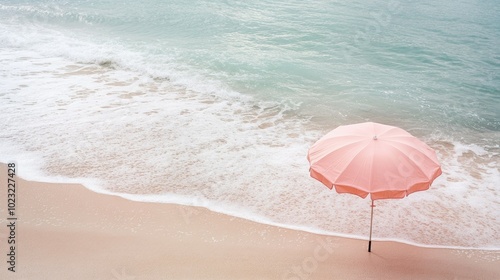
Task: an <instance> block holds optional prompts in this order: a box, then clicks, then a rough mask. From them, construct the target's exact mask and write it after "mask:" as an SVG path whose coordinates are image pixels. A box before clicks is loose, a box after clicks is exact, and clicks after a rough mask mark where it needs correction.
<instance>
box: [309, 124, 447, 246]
mask: <svg viewBox="0 0 500 280" xmlns="http://www.w3.org/2000/svg"><path fill="white" fill-rule="evenodd" d="M307 159H308V160H309V163H310V174H311V176H312V177H313V178H315V179H317V180H318V181H320V182H322V183H323V184H324V185H326V186H327V187H328V188H330V189H332V188H335V190H336V191H337V192H338V193H351V194H355V195H357V196H360V197H362V198H365V197H367V196H368V195H370V197H371V199H372V219H373V206H374V205H373V200H376V199H385V198H404V197H405V196H407V195H409V194H411V193H413V192H416V191H423V190H427V189H428V188H429V187H430V185H431V184H432V182H433V181H434V179H436V178H437V177H438V176H439V175H441V167H440V165H439V162H438V160H437V157H436V154H435V152H434V151H433V150H432V149H431V148H430V147H429V146H427V145H426V144H425V143H424V142H422V141H420V140H419V139H417V138H415V137H414V136H412V135H411V134H410V133H408V132H406V131H404V130H403V129H400V128H397V127H394V126H389V125H383V124H378V123H373V122H367V123H360V124H354V125H346V126H339V127H337V128H336V129H334V130H333V131H331V132H329V133H328V134H326V135H325V136H323V137H322V138H321V139H319V140H318V141H317V142H316V143H315V144H314V145H313V146H312V147H311V148H310V149H309V153H308V155H307ZM370 246H371V226H370V245H369V251H370Z"/></svg>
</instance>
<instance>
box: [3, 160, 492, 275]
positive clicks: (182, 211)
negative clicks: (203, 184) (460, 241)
mask: <svg viewBox="0 0 500 280" xmlns="http://www.w3.org/2000/svg"><path fill="white" fill-rule="evenodd" d="M0 174H1V176H0V180H1V182H2V183H1V186H2V188H1V191H0V197H1V198H2V203H1V204H0V205H1V207H0V209H1V211H0V221H1V223H2V226H1V228H0V236H1V246H0V250H1V255H2V259H3V261H2V262H1V265H0V278H1V279H117V280H121V279H498V278H497V277H498V275H500V252H499V251H481V250H451V249H429V248H421V247H415V246H410V245H406V244H401V243H395V242H374V244H373V249H372V250H373V252H372V253H368V252H367V251H366V245H367V242H366V241H363V240H353V239H346V238H340V237H333V236H322V235H317V234H311V233H307V232H301V231H294V230H289V229H283V228H279V227H275V226H268V225H263V224H259V223H254V222H251V221H247V220H243V219H239V218H234V217H231V216H227V215H223V214H218V213H214V212H211V211H209V210H206V209H203V208H196V207H186V206H178V205H169V204H156V203H142V202H135V201H129V200H126V199H123V198H121V197H117V196H110V195H104V194H98V193H95V192H92V191H90V190H88V189H86V188H85V187H83V186H81V185H72V184H52V183H43V182H30V181H25V180H22V179H21V178H18V177H17V178H15V179H16V209H15V211H16V212H15V215H16V217H17V220H16V221H15V222H16V223H15V232H14V237H13V238H14V239H15V242H16V243H15V249H16V250H15V272H12V271H9V270H8V267H12V264H9V263H8V262H7V261H8V258H9V256H7V254H8V253H9V252H8V249H9V247H8V246H9V244H7V243H8V240H11V239H12V238H10V237H11V236H12V235H13V233H12V232H11V231H10V229H9V227H8V225H9V224H10V222H11V221H10V220H9V221H7V217H8V213H7V209H6V208H7V207H6V203H5V201H7V188H6V182H7V168H6V165H5V164H2V165H1V168H0ZM9 238H10V239H9Z"/></svg>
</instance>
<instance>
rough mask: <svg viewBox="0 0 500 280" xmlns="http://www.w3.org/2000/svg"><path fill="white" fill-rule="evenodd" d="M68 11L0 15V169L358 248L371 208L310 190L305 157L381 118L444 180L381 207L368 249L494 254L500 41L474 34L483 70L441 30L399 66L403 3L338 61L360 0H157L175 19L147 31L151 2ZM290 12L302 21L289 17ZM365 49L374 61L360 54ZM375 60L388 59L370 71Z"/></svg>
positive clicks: (36, 4)
mask: <svg viewBox="0 0 500 280" xmlns="http://www.w3.org/2000/svg"><path fill="white" fill-rule="evenodd" d="M21 2H22V3H21ZM153 2H154V1H153ZM174 2H175V1H174ZM174 2H173V3H174ZM306 2H307V1H306ZM75 3H77V4H73V6H72V5H70V4H67V3H66V4H64V3H63V2H61V3H58V2H57V1H55V2H51V3H46V2H42V1H8V2H7V4H0V15H2V19H1V23H2V25H0V39H1V42H2V44H1V45H0V61H2V63H1V64H0V79H1V81H2V82H1V83H0V101H1V104H0V109H1V111H0V119H1V123H2V129H1V130H0V161H1V162H10V161H15V162H17V163H18V166H19V175H20V176H22V177H25V178H27V179H34V180H49V181H57V182H80V183H83V184H84V185H85V186H87V187H88V188H90V189H92V190H94V191H97V192H104V193H110V194H117V195H121V196H123V197H126V198H128V199H133V200H140V201H155V202H165V203H179V204H185V205H197V206H204V207H207V208H210V209H212V210H214V211H218V212H223V213H227V214H230V215H234V216H239V217H244V218H247V219H251V220H255V221H258V222H263V223H268V224H275V225H279V226H284V227H289V228H295V229H301V230H306V231H312V232H320V233H327V234H336V235H342V236H350V237H356V238H366V237H367V235H368V230H369V218H370V217H369V214H370V207H369V205H370V202H369V201H368V200H367V199H365V200H363V199H359V198H358V197H355V196H351V195H345V194H344V195H339V194H337V193H335V192H334V191H330V190H328V189H327V188H326V187H324V186H323V185H321V184H320V183H319V182H316V181H314V180H313V179H311V178H310V177H309V174H308V163H307V160H306V154H307V149H308V148H309V146H310V145H311V144H312V143H314V141H316V140H317V139H318V138H319V137H321V136H322V135H323V134H325V133H326V132H327V131H328V130H330V129H333V128H335V127H336V126H337V125H341V124H348V123H355V122H359V121H365V120H370V121H379V122H384V123H387V124H393V125H398V126H400V127H402V128H404V129H406V130H408V131H409V132H411V133H412V134H414V135H416V136H418V137H419V138H421V139H422V140H424V141H425V142H427V143H428V144H429V145H430V146H431V147H433V148H434V149H436V151H437V153H438V157H439V159H440V161H441V163H442V169H443V175H442V176H441V177H439V178H438V179H437V180H436V181H435V182H434V184H433V185H432V187H431V189H429V190H428V191H425V192H419V193H415V194H412V195H410V196H409V197H407V198H405V199H402V200H386V201H377V202H376V205H377V207H376V208H375V218H374V238H375V240H397V241H402V242H406V243H412V244H418V245H422V246H431V247H463V248H484V249H499V248H500V240H499V238H498V236H500V221H499V218H498V217H499V216H500V215H499V214H500V194H499V191H500V189H499V187H498V184H499V182H500V172H499V166H498V158H499V152H500V147H499V142H498V139H500V138H499V136H500V132H499V122H498V111H497V109H498V106H499V103H498V102H499V88H500V86H499V83H498V73H495V72H494V70H495V69H496V68H495V67H498V65H499V64H498V63H499V62H498V60H499V59H500V56H499V55H498V52H495V51H494V50H490V49H489V48H488V46H490V45H489V44H491V43H492V42H491V40H493V41H494V40H497V39H489V37H488V36H487V35H488V34H483V33H481V32H478V33H476V34H478V35H476V36H479V37H480V35H481V34H482V35H481V36H483V37H481V38H482V39H481V40H480V42H479V43H478V44H479V48H485V50H487V51H488V52H489V54H488V55H490V56H489V60H488V59H486V58H477V57H470V56H465V58H463V57H459V56H456V55H458V54H459V53H465V54H469V52H468V51H469V49H468V48H465V47H464V46H463V44H461V43H456V42H453V41H454V40H456V37H454V36H452V35H453V34H451V35H450V34H448V36H449V37H446V36H445V35H444V34H439V33H445V31H443V30H441V29H439V28H436V30H427V31H425V32H429V33H425V32H424V31H422V32H423V34H419V35H415V36H414V37H412V38H411V42H412V43H411V45H412V46H413V47H415V48H416V46H419V47H420V48H421V46H422V45H423V43H421V42H420V41H419V40H423V39H422V38H420V37H419V36H421V35H425V34H427V35H428V36H431V35H432V36H436V38H435V39H436V40H438V39H439V40H444V41H446V39H442V38H443V37H445V38H448V40H449V41H452V42H448V44H450V45H453V46H455V48H456V49H453V50H449V51H445V50H439V51H437V50H431V49H418V48H417V49H418V51H426V52H428V53H423V54H421V55H416V54H415V52H408V53H404V51H403V50H402V49H401V46H398V45H397V44H396V43H390V42H392V40H395V39H396V37H397V33H396V35H394V34H393V35H391V36H389V35H385V34H386V33H385V32H384V28H385V29H391V30H392V29H394V30H393V31H394V32H396V31H397V30H395V29H397V28H399V27H398V26H399V25H397V24H391V22H398V15H399V14H404V13H409V12H410V10H411V9H417V10H421V9H424V10H425V7H424V6H425V5H422V6H419V7H411V5H404V4H402V3H399V2H396V1H395V2H393V3H392V6H387V5H384V6H383V8H384V9H385V10H383V9H379V10H377V11H379V12H380V13H384V12H385V13H386V15H389V17H388V18H389V21H388V22H387V21H384V22H386V23H384V22H380V21H379V26H378V29H373V30H371V31H372V33H370V34H371V35H370V37H369V38H371V39H369V40H368V41H362V42H359V40H358V43H357V45H356V44H355V45H353V46H354V47H356V48H355V49H353V47H349V48H348V50H349V52H348V55H345V54H346V53H345V50H346V48H344V49H343V50H337V51H331V50H329V49H328V48H327V46H328V44H332V43H334V42H335V39H334V38H336V37H338V36H341V35H343V34H337V33H335V32H341V31H336V30H337V28H338V27H339V26H337V24H339V25H340V26H341V27H342V26H344V25H345V26H348V27H350V28H354V31H359V32H361V34H362V33H363V31H364V30H365V29H364V27H366V25H364V24H358V25H356V24H354V23H352V21H353V20H354V19H356V18H358V19H363V17H364V16H367V17H368V18H369V15H370V14H369V13H368V14H366V13H363V12H360V11H362V10H363V9H361V7H358V6H356V5H354V4H352V5H354V6H353V7H349V6H346V5H345V4H339V3H336V5H337V6H329V5H326V4H324V5H325V6H324V7H316V6H311V5H309V6H307V5H305V4H304V3H302V4H299V3H295V4H294V5H295V6H294V5H291V6H288V7H282V6H279V5H277V4H276V5H272V4H271V3H267V2H264V1H259V2H258V3H256V4H254V5H261V7H252V6H250V5H249V4H248V5H247V4H239V5H229V4H228V3H223V2H221V3H219V5H220V7H218V8H217V9H216V8H215V7H214V6H212V5H213V2H210V3H209V2H205V1H197V3H198V4H203V5H206V6H205V9H207V11H205V12H206V13H204V11H203V9H202V7H203V5H202V6H197V8H196V9H189V8H190V7H189V5H187V6H185V5H184V4H182V3H181V2H180V1H179V3H176V4H175V5H174V4H169V6H168V9H167V8H165V7H163V6H161V5H160V2H158V3H157V4H158V5H160V6H159V7H156V8H157V9H159V10H162V9H164V11H167V10H168V11H169V13H166V15H164V16H163V17H162V16H160V14H152V15H151V17H149V18H148V15H149V14H150V13H152V10H154V9H153V8H152V7H151V5H152V4H151V3H149V4H148V5H145V6H144V7H145V8H144V10H141V11H140V12H138V13H136V14H135V16H132V14H131V13H130V10H129V9H127V8H120V9H118V10H116V11H115V10H113V9H111V6H110V5H111V3H112V1H107V2H106V1H77V2H75ZM155 3H156V2H155ZM91 4H92V5H91ZM306 4H307V3H306ZM269 5H272V6H273V7H269ZM304 5H305V6H304ZM317 5H319V4H318V3H317ZM331 5H333V2H332V3H331ZM93 6H98V7H99V8H95V9H91V8H90V7H93ZM301 7H307V9H306V10H303V9H302V10H303V11H304V13H305V15H303V17H302V18H301V20H302V21H306V22H308V23H310V24H309V25H308V26H305V25H304V24H301V21H293V13H294V12H296V11H294V9H300V8H301ZM494 7H497V6H494ZM257 8H260V10H259V9H257ZM270 8H273V9H274V10H270ZM358 8H359V9H360V10H357V9H358ZM148 9H149V10H148ZM176 9H177V10H176ZM321 9H326V10H328V9H330V10H329V11H330V12H332V13H335V12H336V13H337V17H336V19H338V23H335V24H333V23H334V22H333V21H332V20H331V19H330V18H329V17H328V15H327V14H326V13H323V12H319V11H320V10H321ZM478 9H479V8H478ZM175 11H177V13H175ZM181 11H183V12H185V13H186V14H185V15H184V16H185V17H186V18H184V17H182V13H180V12H181ZM187 11H189V12H187ZM354 11H357V13H358V14H357V15H354V14H352V13H354ZM421 12H422V13H423V14H425V13H424V12H423V11H421ZM307 13H310V16H306V15H307ZM478 13H479V12H478ZM214 14H215V15H217V17H215V16H214ZM141 15H142V16H141ZM431 15H432V13H431ZM315 16H323V18H321V20H317V19H316V18H315ZM427 16H429V17H432V16H430V15H427ZM279 19H281V21H280V20H279ZM386 19H387V17H386ZM223 20H227V21H228V22H223ZM413 20H416V19H413ZM151 21H157V23H158V25H159V26H161V27H163V28H156V29H155V28H154V27H153V26H152V25H151V24H152V22H151ZM257 21H258V23H257ZM484 21H486V20H485V19H484ZM166 22H167V23H166ZM362 22H363V23H365V22H368V23H369V22H370V21H369V20H368V21H362ZM236 23H237V24H239V25H240V26H239V27H238V28H234V26H233V25H234V24H236ZM134 24H135V25H134ZM353 24H354V25H353ZM463 24H465V23H463ZM171 25H173V26H175V27H176V28H177V29H176V28H173V27H171ZM206 25H209V26H211V27H212V29H206ZM133 26H136V27H135V28H136V29H134V27H133ZM169 26H170V27H169ZM471 26H472V25H471ZM148 27H151V28H150V29H148ZM357 27H359V28H357ZM469 27H470V26H469ZM169 28H170V29H169ZM228 28H229V30H230V31H231V32H229V31H228V30H226V29H228ZM356 28H357V29H356ZM371 28H373V26H372V27H371ZM429 28H430V27H429ZM488 28H490V27H488ZM318 30H319V31H318ZM324 30H330V31H329V32H331V34H330V35H332V34H336V35H335V36H333V35H332V36H330V37H328V38H325V37H324V36H320V35H324V34H323V33H322V32H323V31H324ZM409 30H412V29H409ZM478 30H479V31H483V32H485V31H484V30H483V29H481V28H478ZM145 31H148V32H145ZM209 31H210V32H212V33H210V32H209ZM207 32H208V33H207ZM377 32H378V33H379V34H377ZM412 32H417V31H416V30H412ZM451 33H453V32H451ZM111 34H112V35H113V36H110V35H111ZM344 35H345V34H344ZM365 35H366V34H365ZM375 35H381V36H375ZM382 35H384V36H382ZM166 36H169V37H166ZM204 36H205V37H204ZM304 36H306V37H304ZM307 36H310V37H307ZM360 36H361V35H360ZM367 36H368V35H367ZM399 36H403V35H401V34H400V35H399ZM404 36H410V35H408V34H407V33H405V35H404ZM404 36H403V37H401V38H399V39H401V40H403V41H404V40H410V38H407V37H404ZM375 37H376V38H377V40H378V39H380V40H382V39H383V40H384V41H377V40H376V38H375ZM346 38H347V39H349V38H348V37H346ZM416 38H418V39H416ZM464 38H465V39H464V40H466V39H467V37H464ZM344 39H345V38H344ZM347 39H346V40H347ZM358 39H359V38H358ZM221 40H224V42H223V43H221ZM325 40H326V41H327V42H326V41H325ZM338 43H339V44H341V43H343V41H342V40H339V42H338ZM384 44H388V45H384ZM407 47H408V46H407ZM374 48H375V49H377V50H378V52H379V53H380V56H376V55H374V56H372V57H369V52H370V51H373V49H374ZM391 48H395V49H394V50H391ZM387 49H389V50H387ZM417 49H414V51H415V50H417ZM439 54H441V55H442V56H446V55H447V56H448V57H445V58H443V57H439ZM254 55H257V57H255V56H254ZM384 57H386V58H391V60H390V61H389V62H388V63H386V64H380V63H379V62H377V60H379V59H383V58H384ZM394 57H399V58H398V59H396V58H394ZM436 57H437V58H436ZM425 59H428V60H429V61H423V62H419V60H425ZM393 63H407V65H400V66H397V65H396V66H394V65H393ZM488 63H489V64H488ZM436 64H437V65H436ZM448 64H449V65H448ZM339 65H340V66H342V67H340V66H339ZM409 65H412V66H409ZM450 65H451V66H450ZM478 65H479V66H478ZM339 67H340V68H339ZM482 67H483V68H484V69H483V68H482ZM332 69H333V70H332ZM467 69H468V70H467ZM441 70H443V71H445V70H449V72H446V73H443V72H439V71H441ZM464 72H468V73H464ZM465 74H470V76H469V77H468V78H466V77H465V76H464V75H465ZM481 74H486V75H485V76H483V80H479V77H481ZM436 75H438V76H437V77H436ZM471 76H472V77H473V78H471ZM362 80H363V81H364V82H361V81H362ZM419 81H420V82H422V81H426V83H425V84H418V85H417V82H419ZM455 83H456V84H455ZM445 89H446V90H445ZM438 90H445V91H439V92H437V91H438ZM179 214H180V215H183V214H185V213H179Z"/></svg>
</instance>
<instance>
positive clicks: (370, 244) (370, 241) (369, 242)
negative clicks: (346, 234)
mask: <svg viewBox="0 0 500 280" xmlns="http://www.w3.org/2000/svg"><path fill="white" fill-rule="evenodd" d="M371 207H372V216H371V218H370V240H369V241H368V252H371V251H372V225H373V207H375V204H373V199H372V205H371Z"/></svg>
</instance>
